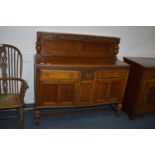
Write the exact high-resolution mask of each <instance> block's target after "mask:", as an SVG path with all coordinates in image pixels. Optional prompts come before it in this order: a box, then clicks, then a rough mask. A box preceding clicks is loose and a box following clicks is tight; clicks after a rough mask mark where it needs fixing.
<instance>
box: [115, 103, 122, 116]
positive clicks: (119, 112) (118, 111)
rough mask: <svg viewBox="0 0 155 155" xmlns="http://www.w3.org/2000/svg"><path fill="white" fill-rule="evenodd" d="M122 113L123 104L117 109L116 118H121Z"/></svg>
mask: <svg viewBox="0 0 155 155" xmlns="http://www.w3.org/2000/svg"><path fill="white" fill-rule="evenodd" d="M121 111H122V104H121V103H119V104H118V105H117V108H116V117H119V116H120V114H121Z"/></svg>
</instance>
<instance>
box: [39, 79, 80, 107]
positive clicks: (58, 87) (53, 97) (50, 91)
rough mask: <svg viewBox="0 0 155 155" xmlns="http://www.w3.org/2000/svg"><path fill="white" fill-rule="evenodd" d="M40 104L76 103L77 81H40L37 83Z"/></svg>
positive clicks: (63, 104)
mask: <svg viewBox="0 0 155 155" xmlns="http://www.w3.org/2000/svg"><path fill="white" fill-rule="evenodd" d="M39 90H40V93H39V94H40V100H39V101H38V102H39V105H40V106H56V107H57V106H58V107H59V106H74V105H76V94H77V82H75V81H65V82H64V81H42V82H40V84H39Z"/></svg>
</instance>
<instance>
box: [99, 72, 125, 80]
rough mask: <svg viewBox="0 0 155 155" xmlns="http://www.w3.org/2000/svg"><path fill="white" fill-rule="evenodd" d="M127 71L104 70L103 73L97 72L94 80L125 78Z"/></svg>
mask: <svg viewBox="0 0 155 155" xmlns="http://www.w3.org/2000/svg"><path fill="white" fill-rule="evenodd" d="M126 74H127V71H125V70H105V71H97V72H96V78H97V79H103V78H120V77H125V76H126Z"/></svg>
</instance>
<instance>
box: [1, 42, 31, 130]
mask: <svg viewBox="0 0 155 155" xmlns="http://www.w3.org/2000/svg"><path fill="white" fill-rule="evenodd" d="M22 67H23V60H22V54H21V52H20V51H19V49H18V48H16V47H15V46H12V45H7V44H0V110H9V109H16V110H17V111H18V114H19V122H20V127H21V128H23V127H24V110H23V106H24V96H25V92H26V89H27V88H28V85H27V82H26V81H25V80H23V79H22Z"/></svg>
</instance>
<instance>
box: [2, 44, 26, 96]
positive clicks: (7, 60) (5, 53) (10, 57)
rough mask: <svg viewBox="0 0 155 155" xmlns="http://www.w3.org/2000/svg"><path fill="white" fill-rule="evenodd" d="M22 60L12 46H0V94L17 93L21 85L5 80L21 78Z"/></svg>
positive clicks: (14, 81)
mask: <svg viewBox="0 0 155 155" xmlns="http://www.w3.org/2000/svg"><path fill="white" fill-rule="evenodd" d="M22 66H23V60H22V55H21V53H20V51H19V50H18V49H17V48H16V47H14V46H12V45H6V44H2V45H0V78H1V80H0V94H2V93H5V94H6V93H18V92H19V88H20V85H21V83H20V82H17V81H16V80H9V81H7V80H5V78H21V76H22Z"/></svg>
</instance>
